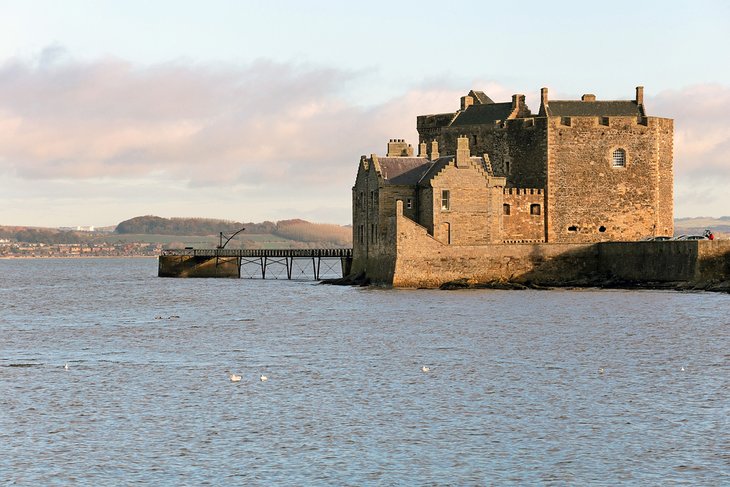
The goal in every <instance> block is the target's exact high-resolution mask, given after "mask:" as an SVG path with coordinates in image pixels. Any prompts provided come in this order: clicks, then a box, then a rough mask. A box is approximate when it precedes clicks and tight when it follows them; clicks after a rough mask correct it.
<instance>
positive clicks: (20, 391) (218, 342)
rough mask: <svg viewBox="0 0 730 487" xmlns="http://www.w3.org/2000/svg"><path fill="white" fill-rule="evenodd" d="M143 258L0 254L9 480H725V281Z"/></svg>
mask: <svg viewBox="0 0 730 487" xmlns="http://www.w3.org/2000/svg"><path fill="white" fill-rule="evenodd" d="M156 266H157V263H156V261H155V260H152V259H99V260H94V259H88V260H87V259H73V260H63V259H58V260H54V259H48V260H23V261H9V260H5V261H0V443H1V444H2V445H3V448H2V449H3V453H2V454H0V479H2V481H3V483H4V484H9V485H29V486H30V485H34V486H35V485H120V484H124V485H353V486H354V485H505V484H516V485H526V484H548V485H586V484H593V485H616V484H634V485H721V484H723V483H724V484H728V483H730V467H729V465H730V439H729V438H730V436H729V435H730V433H729V428H728V426H729V425H728V419H727V418H728V414H729V413H730V402H729V401H728V392H727V391H728V385H729V384H728V382H729V381H728V377H730V352H729V350H730V327H729V326H728V325H729V322H730V318H728V317H729V316H730V296H728V295H727V294H712V293H678V292H659V291H615V290H613V291H603V290H555V291H498V290H468V291H455V292H446V291H426V290H418V291H415V290H383V289H373V288H349V287H332V286H320V285H316V284H314V283H312V282H307V281H298V282H297V281H286V280H267V281H262V280H249V279H241V280H238V279H217V280H216V279H209V280H198V279H160V278H157V277H155V276H156V270H157V267H156ZM65 363H68V365H69V369H68V370H65V369H64V367H63V365H64V364H65ZM423 365H428V366H429V367H430V369H431V370H430V372H428V373H424V372H422V371H421V367H422V366H423ZM226 371H232V372H235V373H237V374H240V375H242V376H243V380H242V381H241V382H239V383H232V382H230V381H229V380H228V376H227V372H226ZM261 374H266V375H267V376H268V377H269V380H268V381H267V382H261V381H259V376H260V375H261Z"/></svg>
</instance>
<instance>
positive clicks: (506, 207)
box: [502, 203, 509, 215]
mask: <svg viewBox="0 0 730 487" xmlns="http://www.w3.org/2000/svg"><path fill="white" fill-rule="evenodd" d="M502 213H503V214H504V215H509V205H508V204H507V203H505V204H503V205H502Z"/></svg>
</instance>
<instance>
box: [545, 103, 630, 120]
mask: <svg viewBox="0 0 730 487" xmlns="http://www.w3.org/2000/svg"><path fill="white" fill-rule="evenodd" d="M547 111H548V115H550V116H553V117H629V116H631V117H633V116H642V115H643V113H642V109H641V107H639V105H637V104H636V102H635V101H631V100H620V101H580V100H566V101H560V100H558V101H552V100H550V101H548V104H547Z"/></svg>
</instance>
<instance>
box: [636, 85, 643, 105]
mask: <svg viewBox="0 0 730 487" xmlns="http://www.w3.org/2000/svg"><path fill="white" fill-rule="evenodd" d="M636 104H637V105H643V104H644V87H643V86H637V87H636Z"/></svg>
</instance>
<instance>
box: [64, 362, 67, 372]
mask: <svg viewBox="0 0 730 487" xmlns="http://www.w3.org/2000/svg"><path fill="white" fill-rule="evenodd" d="M63 368H64V369H66V370H68V362H66V363H65V364H63Z"/></svg>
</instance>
